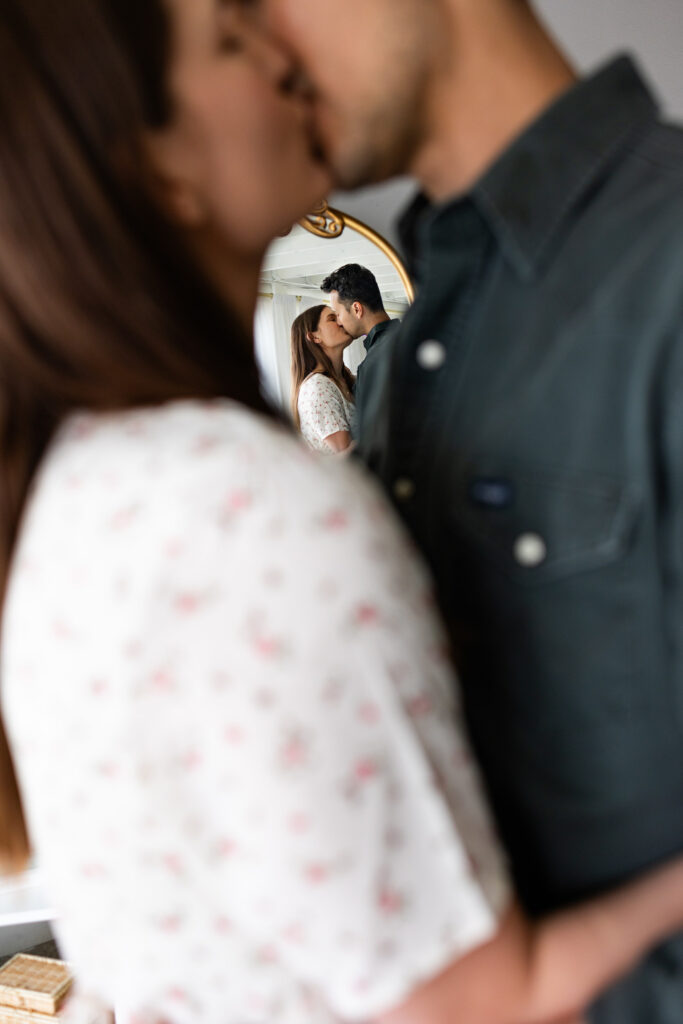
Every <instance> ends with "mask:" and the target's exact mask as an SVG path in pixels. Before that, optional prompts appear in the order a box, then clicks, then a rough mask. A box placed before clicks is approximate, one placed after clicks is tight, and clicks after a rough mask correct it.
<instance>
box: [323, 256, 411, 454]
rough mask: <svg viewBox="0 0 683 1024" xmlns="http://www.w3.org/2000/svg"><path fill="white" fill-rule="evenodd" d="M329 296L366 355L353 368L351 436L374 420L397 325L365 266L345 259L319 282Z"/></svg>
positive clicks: (340, 322) (341, 320) (335, 309)
mask: <svg viewBox="0 0 683 1024" xmlns="http://www.w3.org/2000/svg"><path fill="white" fill-rule="evenodd" d="M322 291H323V292H325V293H326V294H327V295H329V296H330V305H331V307H332V309H333V311H334V313H335V314H336V317H337V321H338V323H339V324H340V326H341V327H343V328H344V330H346V331H347V332H348V333H349V334H350V335H351V337H352V338H353V339H354V340H355V339H357V338H365V342H364V345H365V352H366V355H365V359H364V360H363V362H362V363H361V364H360V366H359V367H358V370H357V371H356V394H355V398H356V420H355V428H354V439H360V438H362V437H363V430H364V424H365V423H373V422H374V421H375V419H376V417H377V415H378V403H379V402H380V401H381V396H382V394H383V381H384V380H385V368H387V369H388V358H389V352H388V339H389V337H390V335H391V334H392V333H393V331H394V329H395V328H396V327H397V326H398V324H399V321H398V320H392V319H391V318H390V317H389V314H388V313H387V311H386V309H385V308H384V300H383V299H382V294H381V292H380V290H379V285H378V284H377V279H376V277H375V275H374V274H373V273H372V271H370V270H368V269H367V267H361V266H360V265H359V264H358V263H347V264H346V265H345V266H343V267H340V268H339V270H335V271H334V273H332V274H330V275H329V276H328V277H326V278H325V280H324V281H323V283H322Z"/></svg>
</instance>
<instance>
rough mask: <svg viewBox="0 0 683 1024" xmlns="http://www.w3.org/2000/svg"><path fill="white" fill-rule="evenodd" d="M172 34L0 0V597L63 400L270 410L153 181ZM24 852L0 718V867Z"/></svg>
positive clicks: (101, 4) (238, 333)
mask: <svg viewBox="0 0 683 1024" xmlns="http://www.w3.org/2000/svg"><path fill="white" fill-rule="evenodd" d="M170 31H171V29H170V26H169V24H168V21H167V18H166V15H165V12H164V8H163V4H162V2H161V0H59V2H58V3H56V2H55V0H0V599H1V598H2V597H4V593H5V590H6V585H7V577H8V572H9V567H10V563H11V558H12V552H13V547H14V543H15V539H16V536H17V533H18V528H19V522H20V519H21V515H22V512H23V508H24V505H25V502H26V496H27V492H28V489H29V486H30V484H31V481H32V479H33V476H34V474H35V471H36V469H37V467H38V465H39V463H40V461H41V459H42V457H43V455H44V453H45V451H46V449H47V447H48V445H49V443H50V440H51V438H52V437H53V435H54V433H55V431H56V429H57V428H58V427H59V425H60V423H61V422H62V421H63V420H64V418H65V417H66V416H68V415H69V413H70V412H71V411H73V410H74V409H77V408H78V409H83V408H85V409H91V410H95V411H97V410H103V411H104V410H118V409H126V408H131V407H133V406H143V405H155V404H160V403H163V402H166V401H170V400H174V399H181V398H199V399H212V398H216V397H220V396H226V397H230V398H233V399H236V400H238V401H239V402H242V403H243V404H245V405H247V406H249V407H251V408H254V409H258V410H261V411H267V409H266V406H265V403H264V401H263V399H262V398H261V396H260V391H259V383H258V377H257V373H256V368H255V364H254V360H253V356H252V345H251V340H250V339H249V338H247V337H246V336H245V335H244V332H243V331H242V330H241V329H240V327H239V326H238V321H237V319H236V317H235V316H233V315H232V314H231V312H230V311H229V310H227V309H226V308H225V306H224V305H223V303H222V302H221V301H220V300H219V298H218V296H217V294H216V293H215V292H214V290H213V289H212V288H211V287H210V286H209V284H208V283H207V282H206V280H205V278H204V276H203V275H202V274H201V273H200V271H199V269H198V267H197V266H196V263H195V261H194V259H193V258H192V257H191V255H190V253H189V250H188V249H187V247H186V245H185V243H184V240H183V238H182V235H181V233H180V231H177V230H176V229H174V227H173V226H172V225H171V224H170V223H168V222H167V221H166V219H165V218H164V217H163V216H162V215H161V213H160V211H159V210H158V209H157V206H156V204H155V202H154V201H153V200H152V198H151V192H150V190H149V188H148V175H147V171H146V166H145V161H144V159H143V152H142V138H143V134H144V131H145V130H146V129H149V128H159V127H161V126H163V125H164V124H165V123H166V122H167V121H168V119H169V116H170V113H171V101H170V99H169V96H168V93H167V90H166V69H167V62H168V54H169V51H170V46H171V41H170ZM27 854H28V839H27V835H26V828H25V824H24V818H23V814H22V808H21V802H20V798H19V792H18V787H17V783H16V778H15V774H14V770H13V765H12V761H11V757H10V753H9V750H8V747H7V741H6V738H5V733H4V730H3V728H2V722H1V721H0V864H1V866H2V867H4V868H9V869H16V868H19V867H21V866H22V864H23V862H24V861H25V859H26V857H27Z"/></svg>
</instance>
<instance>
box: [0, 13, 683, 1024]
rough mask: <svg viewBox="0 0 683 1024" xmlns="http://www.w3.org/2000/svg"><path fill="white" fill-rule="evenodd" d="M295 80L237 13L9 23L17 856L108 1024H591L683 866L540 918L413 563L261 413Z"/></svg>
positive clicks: (658, 928)
mask: <svg viewBox="0 0 683 1024" xmlns="http://www.w3.org/2000/svg"><path fill="white" fill-rule="evenodd" d="M291 78H292V75H291V68H290V67H289V65H288V63H287V61H286V59H285V58H283V57H282V56H281V55H279V54H278V53H277V52H275V51H273V50H272V49H271V48H270V47H269V46H268V45H267V44H266V43H264V41H263V40H260V39H258V38H256V37H254V36H253V34H252V32H251V30H250V28H249V26H248V25H245V24H243V23H242V21H241V18H240V17H239V16H238V15H237V14H235V12H234V9H233V7H232V5H228V4H224V5H222V7H221V9H220V11H219V12H218V11H216V9H215V8H214V5H213V3H211V2H209V0H169V2H168V3H167V4H165V5H162V4H161V3H160V2H158V0H61V2H60V3H59V4H58V5H55V4H54V3H53V2H52V0H0V169H1V171H2V173H0V475H1V480H0V502H1V503H2V505H1V512H2V516H1V519H0V530H1V531H2V532H1V535H0V544H1V547H0V552H1V560H0V582H1V583H2V589H3V594H4V604H3V609H2V612H3V622H2V626H3V643H2V691H3V692H2V711H3V716H4V721H5V724H6V726H7V734H8V737H9V739H10V744H11V749H12V754H13V757H11V756H10V753H9V749H8V747H7V744H6V742H5V737H4V735H3V736H2V737H1V738H0V739H1V743H0V748H1V750H2V759H1V761H0V770H1V775H0V826H1V829H0V855H1V856H2V860H3V862H4V864H5V865H6V866H7V867H14V868H18V867H20V866H21V865H22V863H23V862H24V861H25V859H26V856H27V855H28V852H29V840H28V835H29V834H30V837H31V844H32V845H33V847H34V848H35V850H36V853H37V856H38V859H39V861H40V864H41V866H42V869H43V871H44V873H45V876H46V881H47V885H48V888H49V890H50V895H51V899H52V901H53V903H54V905H55V906H56V907H57V909H58V912H59V920H58V923H57V930H58V935H59V939H60V942H61V944H62V945H63V949H64V952H65V954H66V955H67V956H68V957H69V959H71V960H72V962H73V964H74V966H75V969H76V973H77V976H78V978H79V980H80V981H81V983H82V984H83V985H84V986H85V987H86V988H87V989H90V990H92V991H93V992H94V993H95V994H96V995H97V996H98V997H100V998H102V999H103V1000H105V1001H108V1002H116V1003H117V1010H118V1018H119V1021H120V1024H126V1022H129V1021H132V1020H140V1019H145V1020H151V1021H158V1020H165V1021H168V1022H171V1024H175V1022H178V1024H185V1022H187V1024H190V1022H192V1024H196V1022H207V1024H208V1022H221V1024H243V1022H244V1021H251V1022H264V1024H265V1022H269V1024H270V1022H274V1021H277V1022H278V1024H289V1022H296V1024H332V1022H334V1021H340V1020H378V1021H382V1022H386V1024H395V1022H408V1024H442V1022H448V1024H453V1022H457V1021H458V1020H463V1021H465V1022H467V1024H484V1022H486V1024H494V1022H497V1024H504V1022H509V1021H514V1022H517V1024H522V1022H542V1021H548V1020H550V1019H553V1020H554V1019H556V1018H559V1017H562V1016H563V1015H564V1016H568V1015H569V1014H570V1013H572V1012H575V1011H576V1010H578V1008H579V1007H580V1006H581V1005H583V1004H584V1003H585V1002H586V1001H587V1000H589V999H590V998H591V997H592V996H593V995H594V994H595V992H597V991H598V989H599V988H600V986H601V985H604V984H606V983H607V982H608V981H609V980H610V979H611V978H612V977H614V976H615V974H617V973H618V972H619V971H621V970H623V969H624V968H626V967H627V966H628V965H629V963H630V962H631V961H632V959H633V958H634V957H636V956H637V955H639V954H640V953H642V952H643V951H644V950H645V949H646V948H647V947H648V946H649V945H650V944H651V943H653V942H654V941H655V940H656V939H658V938H659V937H660V936H662V935H664V934H665V933H666V932H668V931H670V930H673V928H674V927H675V926H676V925H678V924H680V922H681V920H682V919H683V884H682V882H683V866H682V865H681V863H680V862H676V863H673V864H672V865H670V866H668V867H664V868H662V869H661V870H660V871H659V872H657V873H655V874H654V875H653V876H652V877H650V878H648V879H645V880H643V881H640V882H636V883H634V884H633V885H631V886H630V887H628V888H626V889H623V890H620V891H617V892H615V893H614V894H613V895H610V896H607V897H604V898H602V899H600V900H597V901H595V902H594V903H591V904H587V905H586V906H584V907H580V908H577V909H576V910H574V911H568V912H566V913H563V914H559V915H558V916H557V917H556V918H554V919H551V920H549V921H545V922H541V923H540V924H538V925H531V924H530V923H529V922H528V921H526V919H525V918H524V917H523V915H522V914H521V913H520V912H519V910H518V909H516V908H515V906H514V904H513V903H512V902H511V900H510V895H509V885H508V882H507V878H506V873H505V868H504V864H503V857H502V854H501V852H500V850H499V848H498V846H497V844H496V842H495V838H494V836H493V833H492V830H491V828H490V826H489V823H488V818H487V813H486V809H485V804H484V801H483V799H482V796H481V793H480V790H479V787H478V783H477V777H476V772H475V770H474V767H473V765H472V763H471V760H470V758H469V755H468V752H467V744H466V741H465V738H464V730H463V726H462V722H461V720H460V717H459V714H458V710H457V704H456V706H454V705H453V702H452V698H451V696H450V695H451V694H452V693H454V692H455V683H454V679H453V676H452V673H451V670H450V667H449V663H448V661H447V660H446V658H445V657H444V654H443V645H442V637H441V633H440V631H439V627H438V624H437V623H436V620H435V618H434V616H433V613H432V611H431V610H430V608H431V606H430V602H429V586H428V582H427V581H426V579H425V576H424V573H423V571H422V569H421V568H420V566H419V565H418V564H417V563H416V562H415V559H414V554H413V553H412V551H411V548H410V546H409V545H408V544H406V540H405V537H404V536H403V534H402V532H401V531H400V529H399V528H398V527H397V526H396V525H395V523H394V520H393V519H392V518H391V517H390V515H389V513H388V511H387V509H386V507H385V505H384V503H383V501H382V499H381V498H380V496H379V494H378V493H377V492H376V491H375V490H374V489H373V488H372V487H371V486H370V484H369V483H368V482H367V481H366V480H364V479H363V478H362V477H360V476H358V477H357V476H356V475H355V473H354V472H353V467H351V466H348V465H339V464H334V465H331V464H330V463H329V462H328V463H327V464H321V461H320V460H314V459H310V458H308V457H307V456H306V454H305V453H303V452H302V449H301V447H300V446H299V444H298V443H297V442H296V440H295V439H294V438H293V437H291V436H290V434H289V432H288V431H287V430H286V429H285V428H284V427H283V426H282V425H280V424H279V423H277V422H275V420H274V418H273V417H271V416H270V414H269V412H268V410H267V409H266V408H265V407H264V405H263V402H262V400H261V398H260V395H259V388H258V382H257V380H256V376H255V371H254V363H253V358H252V353H251V348H250V343H249V339H248V337H247V331H246V325H247V324H249V323H250V319H251V315H252V313H253V308H254V305H255V300H256V294H257V290H258V269H259V264H260V260H261V257H262V254H263V251H264V249H265V246H266V244H267V242H268V240H269V238H270V236H271V235H274V234H276V233H278V232H279V231H282V230H283V228H284V227H285V226H286V223H287V222H288V221H291V220H293V219H294V218H295V217H296V216H298V215H299V214H300V213H301V212H303V210H304V209H305V208H306V206H307V205H308V204H311V203H312V202H313V201H314V198H315V197H316V196H317V195H319V194H320V192H321V190H323V189H324V188H325V187H326V176H325V174H324V172H322V171H321V169H320V168H319V167H318V165H317V163H316V161H315V159H314V158H313V156H312V155H311V154H312V148H311V147H310V146H309V141H308V137H307V131H306V125H307V120H306V114H305V111H304V110H302V108H301V107H300V105H299V104H300V102H301V101H299V100H297V99H296V98H295V97H294V96H292V95H291V93H290V91H289V87H288V86H289V82H290V81H291ZM199 267H201V268H202V270H203V272H201V273H200V270H199ZM204 274H207V275H209V277H210V279H211V282H212V283H211V284H209V283H207V280H206V278H205V277H204ZM226 302H227V305H226ZM230 308H232V310H233V312H232V313H231V312H230V311H229V309H230ZM340 569H341V570H342V571H340ZM15 767H16V769H17V773H18V778H19V786H17V782H16V778H15V774H14V769H15ZM27 825H28V828H27Z"/></svg>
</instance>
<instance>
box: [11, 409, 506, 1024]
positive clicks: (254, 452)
mask: <svg viewBox="0 0 683 1024" xmlns="http://www.w3.org/2000/svg"><path fill="white" fill-rule="evenodd" d="M2 676H3V706H4V709H5V714H6V720H7V724H8V729H9V733H10V736H11V741H12V745H13V749H14V751H15V758H16V762H17V766H18V772H19V776H20V780H21V786H22V791H23V794H24V799H25V804H26V809H27V813H28V819H29V823H30V828H31V831H32V835H33V838H34V842H35V847H36V852H37V857H38V861H39V863H40V865H41V868H42V870H43V872H44V874H45V876H46V880H47V884H48V886H49V888H50V894H51V897H52V899H53V901H54V903H55V905H56V906H57V907H58V910H59V914H60V919H59V922H58V925H57V934H58V937H59V940H60V944H61V948H62V951H63V953H64V955H65V956H66V957H68V958H69V959H70V960H71V961H72V963H73V964H74V966H75V970H76V973H77V977H78V979H79V981H80V984H81V987H82V988H83V989H84V990H85V991H88V992H91V993H92V994H93V996H95V997H97V998H99V999H101V1000H103V1001H104V1003H105V1004H116V1006H117V1011H118V1017H117V1021H118V1024H133V1022H137V1021H143V1020H144V1021H152V1022H153V1021H164V1022H171V1024H176V1022H177V1024H198V1022H200V1024H202V1022H207V1024H208V1022H212V1024H216V1022H220V1024H274V1022H277V1024H333V1022H336V1021H339V1020H348V1021H365V1020H369V1019H372V1018H373V1017H374V1016H375V1015H377V1014H378V1013H380V1012H383V1011H386V1010H388V1009H390V1008H392V1007H394V1006H396V1005H398V1004H400V1003H401V1002H402V1001H403V1000H404V999H405V997H406V996H407V995H408V994H409V993H410V992H411V991H412V990H414V988H415V986H417V985H419V984H420V983H421V982H422V981H423V980H425V979H428V978H430V977H431V976H433V975H434V974H436V973H437V972H440V971H441V970H442V969H443V968H444V967H445V966H446V965H447V964H448V963H450V962H451V961H452V960H453V959H455V958H456V957H458V956H460V955H462V954H464V953H465V952H466V951H468V950H470V949H471V948H472V947H474V946H476V945H477V944H479V943H482V942H483V941H485V940H487V939H488V938H489V937H490V936H491V935H492V933H493V932H494V931H495V928H496V925H497V920H498V919H499V916H500V914H501V913H502V911H503V909H504V906H505V904H506V902H507V899H508V887H507V881H506V875H505V870H504V867H503V865H502V863H501V858H500V854H499V850H498V846H497V843H496V841H495V839H494V836H493V834H492V831H491V827H490V824H489V820H488V816H487V813H486V811H485V808H484V804H483V800H482V797H481V794H480V789H479V783H478V779H477V776H476V773H475V770H474V768H473V765H472V762H471V759H470V754H469V751H468V748H467V744H466V741H465V739H464V733H463V728H462V723H461V720H460V714H459V710H458V707H457V705H456V704H454V698H453V692H454V688H453V679H452V678H451V673H450V670H449V666H448V662H447V659H446V656H445V653H444V644H443V637H442V635H441V633H440V631H439V628H438V626H437V623H436V620H435V617H434V614H433V612H432V601H431V596H430V590H429V585H428V582H427V579H426V577H425V573H424V572H423V569H422V567H421V565H420V564H419V563H418V562H417V560H416V558H415V556H414V554H413V552H412V551H411V549H410V547H409V545H408V543H407V541H406V538H405V537H404V535H403V533H402V532H401V530H400V529H399V527H398V526H397V525H396V523H395V522H394V520H393V518H392V517H391V516H390V514H389V512H388V511H387V509H386V507H385V505H384V502H383V500H382V498H381V497H380V495H379V493H377V492H376V491H375V489H374V487H373V486H372V485H371V484H370V483H369V482H368V481H367V480H366V479H365V478H364V477H363V476H361V474H360V471H358V470H356V469H355V467H351V466H348V465H346V464H343V463H337V462H332V461H329V462H328V461H325V462H320V461H319V460H317V459H316V458H315V457H314V456H313V455H312V454H310V453H309V452H308V451H307V450H306V449H305V448H304V447H303V446H301V445H300V444H299V443H298V442H297V441H296V440H295V439H294V438H292V437H290V436H289V435H288V434H287V433H286V432H285V431H283V430H282V429H280V428H278V427H276V426H274V425H271V424H270V423H268V422H265V421H264V420H262V419H261V418H259V417H257V416H255V415H254V414H252V413H249V412H247V411H245V410H243V409H241V408H240V407H238V406H235V405H232V404H230V403H221V402H216V403H193V402H183V403H174V404H170V405H168V406H165V407H163V408H161V409H157V410H143V411H136V412H131V413H124V414H116V415H109V416H99V417H96V416H91V415H79V416H77V417H74V418H72V419H71V420H70V421H69V422H68V424H67V425H66V426H65V427H64V428H63V430H62V431H61V434H60V436H59V437H58V438H57V439H56V441H55V443H54V444H53V446H52V448H51V451H50V452H49V454H48V456H47V458H46V460H45V462H44V464H43V466H42V469H41V472H40V474H39V477H38V480H37V482H36V486H35V488H34V492H33V495H32V499H31V502H30V505H29V508H28V511H27V515H26V517H25V520H24V523H23V529H22V533H21V537H20V543H19V548H18V552H17V555H16V558H15V564H14V568H13V573H12V577H11V581H10V588H9V594H8V601H7V606H6V618H5V626H4V648H3V664H2Z"/></svg>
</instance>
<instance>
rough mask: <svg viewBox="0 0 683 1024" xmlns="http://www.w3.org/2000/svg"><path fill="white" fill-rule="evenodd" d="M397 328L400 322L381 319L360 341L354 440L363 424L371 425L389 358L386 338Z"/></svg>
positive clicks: (360, 433) (358, 435)
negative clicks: (362, 354) (361, 354)
mask: <svg viewBox="0 0 683 1024" xmlns="http://www.w3.org/2000/svg"><path fill="white" fill-rule="evenodd" d="M399 325H400V321H399V320H383V321H382V323H379V324H375V326H374V327H373V328H372V330H371V331H370V332H369V333H368V334H367V335H366V338H365V341H364V342H363V344H364V346H365V352H366V356H365V359H364V360H363V362H362V363H361V364H360V366H359V367H358V370H357V371H356V388H355V396H354V397H355V399H356V420H355V426H354V431H353V436H354V439H356V440H357V439H359V438H360V437H362V436H363V429H364V425H365V423H366V422H372V421H373V420H374V418H375V416H376V413H377V404H378V402H379V401H380V400H381V395H382V392H383V387H384V375H385V373H386V369H387V365H388V360H389V355H390V354H389V348H390V341H389V339H390V337H391V335H392V334H393V333H394V332H395V330H396V328H397V327H398V326H399ZM388 343H389V344H388Z"/></svg>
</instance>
